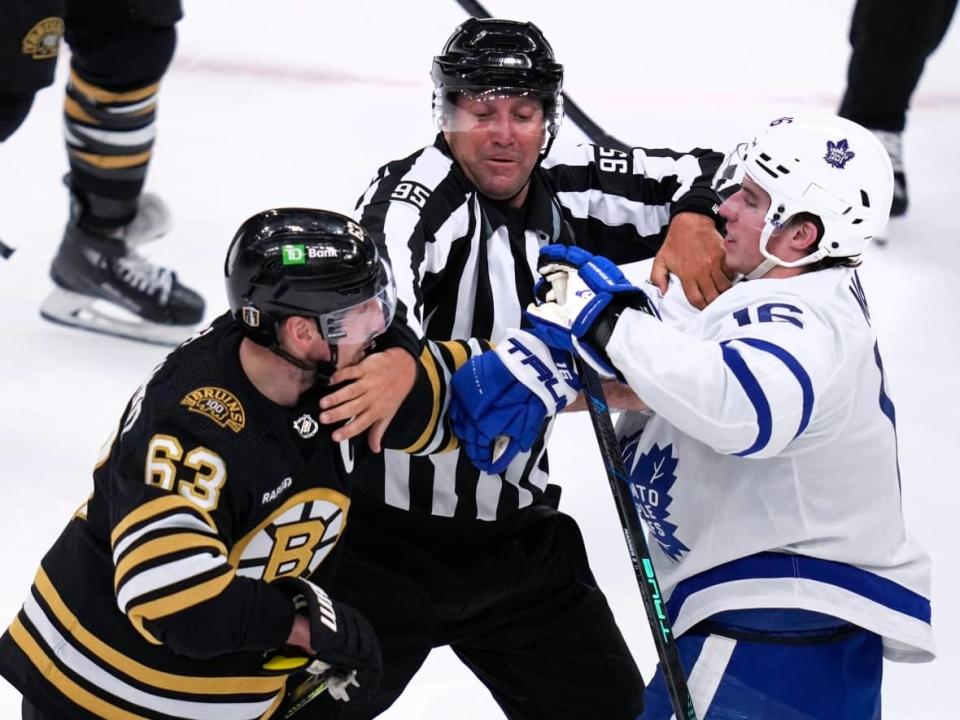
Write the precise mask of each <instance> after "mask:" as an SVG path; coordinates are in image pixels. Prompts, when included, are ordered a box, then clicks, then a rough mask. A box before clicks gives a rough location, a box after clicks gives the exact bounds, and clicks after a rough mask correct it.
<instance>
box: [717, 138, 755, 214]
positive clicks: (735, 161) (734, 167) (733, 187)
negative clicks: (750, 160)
mask: <svg viewBox="0 0 960 720" xmlns="http://www.w3.org/2000/svg"><path fill="white" fill-rule="evenodd" d="M748 147H749V143H745V142H744V143H740V144H739V145H737V146H736V147H735V148H734V149H733V151H732V152H731V153H729V154H728V155H727V157H726V159H725V160H724V161H723V162H722V163H721V164H720V167H719V168H717V172H716V173H714V176H713V190H714V192H716V193H717V195H719V196H720V200H721V201H724V200H727V199H728V198H730V197H731V196H732V195H733V194H734V193H736V192H737V191H738V190H739V189H740V186H741V185H742V184H743V176H744V174H745V170H746V167H747V158H746V155H747V148H748Z"/></svg>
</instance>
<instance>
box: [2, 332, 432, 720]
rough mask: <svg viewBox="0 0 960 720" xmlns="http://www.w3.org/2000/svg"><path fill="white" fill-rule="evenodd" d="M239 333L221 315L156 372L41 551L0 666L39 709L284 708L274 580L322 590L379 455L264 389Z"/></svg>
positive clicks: (284, 628)
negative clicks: (361, 480) (293, 578)
mask: <svg viewBox="0 0 960 720" xmlns="http://www.w3.org/2000/svg"><path fill="white" fill-rule="evenodd" d="M241 338H242V335H241V333H240V331H239V330H238V329H237V328H236V327H235V325H234V323H233V321H232V320H231V319H230V318H229V316H228V315H224V316H222V317H220V318H219V319H217V320H216V321H214V323H213V324H212V325H211V326H210V327H209V328H208V329H207V330H205V331H204V332H203V333H201V334H200V335H198V336H197V337H195V338H194V339H192V340H190V341H188V342H187V343H185V344H184V345H182V346H181V347H180V348H178V349H177V350H175V351H174V352H173V353H171V354H170V355H169V356H168V357H167V359H166V360H165V362H164V363H163V364H161V365H160V366H159V367H157V368H156V369H155V370H154V371H153V373H152V374H151V375H150V377H149V378H148V379H147V381H146V382H145V383H144V385H143V386H142V387H141V388H140V389H139V390H138V391H137V392H136V394H135V395H134V396H133V398H132V399H131V400H130V402H129V404H128V405H127V408H126V411H125V413H124V415H123V418H122V419H121V421H120V424H119V426H118V428H117V431H116V435H115V437H114V438H113V440H112V442H111V443H110V444H109V445H108V448H107V451H106V452H105V454H104V456H103V457H102V458H101V460H100V461H99V463H98V465H97V467H96V469H95V471H94V491H93V494H92V495H91V496H90V498H89V500H88V502H87V503H86V505H85V506H84V507H83V508H81V509H80V510H79V511H78V512H77V513H76V515H75V516H74V517H73V518H72V519H71V521H70V522H69V524H68V525H67V527H66V529H65V530H64V531H63V533H62V534H61V536H60V537H59V539H58V540H57V541H56V543H55V544H54V545H53V547H52V548H51V549H50V551H49V552H48V553H47V555H46V556H45V557H44V559H43V561H42V564H41V567H40V569H39V571H38V573H37V576H36V579H35V581H34V584H33V587H32V588H31V592H30V594H29V596H28V597H27V600H26V602H25V603H24V605H23V609H22V610H21V611H20V613H19V614H18V615H17V617H16V619H15V620H14V622H13V623H12V624H11V626H10V628H9V629H8V631H7V632H6V633H5V634H4V636H3V638H2V639H0V673H2V674H3V675H4V676H5V677H6V678H7V679H8V680H9V681H10V682H11V683H13V684H14V685H15V686H16V687H17V688H18V689H19V690H20V691H21V692H22V693H23V694H24V695H25V696H26V697H28V698H30V699H31V701H32V702H33V703H34V704H35V705H37V706H38V707H40V708H41V709H43V708H44V707H48V708H53V709H55V710H57V711H59V712H61V713H65V714H68V715H69V716H71V717H82V718H135V717H149V718H216V719H218V720H228V719H230V718H236V719H238V720H239V719H241V718H243V719H248V718H268V717H271V716H272V715H273V714H274V713H275V711H276V709H277V708H278V706H279V705H280V703H281V701H282V699H283V696H284V686H285V682H286V677H285V676H270V675H266V674H264V673H263V672H262V671H261V670H260V668H261V664H262V662H263V658H264V655H265V654H268V653H269V652H270V651H271V649H274V648H278V647H280V646H281V645H282V644H283V643H284V641H285V640H286V638H287V635H288V633H289V631H290V628H291V624H292V622H293V607H292V604H291V602H290V600H289V599H288V598H287V597H286V596H285V595H283V594H282V593H281V592H279V591H278V590H276V589H274V588H273V587H271V586H270V585H269V584H268V583H269V581H271V580H273V579H275V578H277V577H279V576H284V575H288V576H289V575H302V576H306V575H311V574H312V577H313V580H314V581H315V582H317V583H318V584H320V585H321V586H322V585H323V583H324V578H325V570H324V569H325V567H329V565H330V564H329V563H327V564H326V565H324V564H323V562H324V560H325V559H326V558H327V557H328V556H329V555H330V553H331V551H332V550H333V549H334V546H335V545H336V543H337V540H338V538H339V537H340V535H341V533H342V532H343V530H344V527H345V523H346V516H347V510H348V507H349V504H350V500H349V489H350V486H351V485H352V483H353V481H354V478H355V477H356V476H357V475H358V474H359V473H362V472H363V470H364V466H365V464H366V461H367V460H368V458H369V450H367V446H366V441H365V439H364V438H362V437H361V438H359V439H358V440H354V441H351V442H343V443H339V444H338V443H333V442H332V441H331V440H330V431H329V429H327V428H326V427H324V426H322V425H320V424H319V423H318V418H317V415H318V412H319V410H318V400H319V396H320V392H322V391H321V390H313V391H310V392H308V393H306V394H305V395H304V397H302V398H301V400H300V402H299V403H298V406H297V407H294V408H290V407H282V406H280V405H276V404H274V403H273V402H271V401H269V400H268V399H267V398H265V397H264V396H262V395H261V394H260V393H259V392H258V391H257V390H256V388H255V387H254V386H253V385H252V384H251V382H250V381H249V379H248V378H247V376H246V375H245V374H244V372H243V370H242V368H241V366H240V360H239V353H238V348H239V344H240V341H241ZM426 411H427V412H428V413H429V403H427V408H426ZM406 425H407V426H408V427H411V428H412V429H413V430H415V429H416V428H415V423H410V422H409V421H407V422H406ZM265 581H266V582H265Z"/></svg>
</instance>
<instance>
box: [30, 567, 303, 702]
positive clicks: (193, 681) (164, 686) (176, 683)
mask: <svg viewBox="0 0 960 720" xmlns="http://www.w3.org/2000/svg"><path fill="white" fill-rule="evenodd" d="M33 583H34V587H35V588H36V589H37V592H38V593H39V595H40V597H41V598H43V601H44V602H45V603H46V604H47V605H48V606H49V607H50V609H51V610H52V611H53V615H54V617H55V618H56V619H57V621H58V622H59V623H60V625H61V626H62V627H64V628H66V630H67V632H69V634H70V635H71V636H73V639H74V640H76V641H77V643H76V644H77V646H78V647H82V648H84V650H86V653H85V654H92V655H94V656H95V657H97V658H99V659H100V660H101V661H103V662H105V663H106V664H108V665H110V666H111V667H114V668H116V669H117V670H118V671H120V672H121V673H123V674H125V675H129V676H130V677H133V678H136V679H137V680H139V681H140V682H143V683H146V684H148V685H152V686H154V687H156V688H159V689H161V690H172V691H179V692H186V693H195V694H198V695H239V694H244V693H274V692H280V691H281V690H283V688H284V683H285V678H284V676H282V675H279V676H278V675H272V676H259V675H257V676H250V677H206V678H205V677H196V676H189V675H175V674H173V673H168V672H163V671H162V670H157V669H155V668H152V667H149V666H147V665H144V664H143V663H140V662H137V661H136V660H134V659H133V658H130V657H128V656H126V655H124V654H123V653H121V652H118V651H117V650H116V649H114V648H113V647H111V646H110V645H107V644H106V643H105V642H104V641H103V640H101V639H100V638H98V637H97V636H96V635H94V634H93V633H91V632H90V631H89V630H87V629H86V628H85V627H84V626H83V625H81V624H80V621H79V619H78V618H77V616H76V615H74V614H73V613H72V612H71V611H70V609H69V608H68V607H67V606H66V603H64V601H63V598H61V597H60V594H59V593H58V592H57V590H56V588H55V587H54V586H53V583H52V582H51V581H50V578H49V577H48V576H47V574H46V572H44V570H43V568H42V567H41V568H40V570H39V571H38V572H37V576H36V578H34V581H33Z"/></svg>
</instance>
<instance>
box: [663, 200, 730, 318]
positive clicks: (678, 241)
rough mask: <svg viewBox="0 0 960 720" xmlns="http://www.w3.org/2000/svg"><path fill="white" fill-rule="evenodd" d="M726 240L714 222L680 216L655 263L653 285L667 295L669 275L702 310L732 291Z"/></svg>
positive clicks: (695, 215) (696, 216)
mask: <svg viewBox="0 0 960 720" xmlns="http://www.w3.org/2000/svg"><path fill="white" fill-rule="evenodd" d="M724 258H725V253H724V252H723V238H722V237H721V236H720V233H719V232H717V228H716V226H715V225H714V223H713V220H712V219H711V218H709V217H707V216H706V215H700V214H699V213H693V212H682V213H677V215H676V216H674V218H673V220H672V221H671V222H670V229H669V230H667V238H666V240H664V241H663V247H661V248H660V252H658V253H657V257H656V258H655V259H654V261H653V269H652V270H651V272H650V282H652V283H653V284H654V285H656V286H657V287H658V288H659V289H660V292H661V293H663V294H666V292H667V282H668V276H669V273H673V274H674V275H676V276H677V277H678V278H680V282H681V283H682V284H683V292H684V294H685V295H686V296H687V300H689V301H690V304H691V305H693V306H694V307H696V308H699V309H700V310H703V308H705V307H706V306H707V305H709V304H710V303H712V302H713V301H714V300H716V299H717V297H719V295H720V293H722V292H724V291H726V290H729V289H730V278H728V277H727V275H726V273H725V272H724V269H723V260H724Z"/></svg>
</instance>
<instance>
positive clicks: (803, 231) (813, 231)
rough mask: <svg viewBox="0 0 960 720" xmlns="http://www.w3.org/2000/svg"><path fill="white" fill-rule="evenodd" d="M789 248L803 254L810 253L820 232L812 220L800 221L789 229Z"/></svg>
mask: <svg viewBox="0 0 960 720" xmlns="http://www.w3.org/2000/svg"><path fill="white" fill-rule="evenodd" d="M790 231H791V232H790V246H791V247H792V249H794V250H798V251H800V252H803V253H809V252H812V251H813V249H814V248H815V247H816V246H817V240H819V238H820V231H819V229H818V228H817V225H816V223H814V222H813V221H812V220H806V219H805V220H801V221H800V222H798V223H794V224H793V226H792V227H791V228H790Z"/></svg>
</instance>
